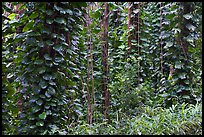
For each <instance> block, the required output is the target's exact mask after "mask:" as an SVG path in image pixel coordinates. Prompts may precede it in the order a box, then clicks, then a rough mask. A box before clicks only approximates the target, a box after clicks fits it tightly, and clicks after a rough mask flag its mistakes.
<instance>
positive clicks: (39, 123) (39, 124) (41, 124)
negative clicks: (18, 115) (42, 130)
mask: <svg viewBox="0 0 204 137" xmlns="http://www.w3.org/2000/svg"><path fill="white" fill-rule="evenodd" d="M35 125H37V126H41V127H42V126H43V125H44V122H43V121H39V122H37V123H36V124H35Z"/></svg>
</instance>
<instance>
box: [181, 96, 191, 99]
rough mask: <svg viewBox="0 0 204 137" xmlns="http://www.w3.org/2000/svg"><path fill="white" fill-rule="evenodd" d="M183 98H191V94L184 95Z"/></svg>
mask: <svg viewBox="0 0 204 137" xmlns="http://www.w3.org/2000/svg"><path fill="white" fill-rule="evenodd" d="M182 98H185V99H190V96H189V95H183V96H182Z"/></svg>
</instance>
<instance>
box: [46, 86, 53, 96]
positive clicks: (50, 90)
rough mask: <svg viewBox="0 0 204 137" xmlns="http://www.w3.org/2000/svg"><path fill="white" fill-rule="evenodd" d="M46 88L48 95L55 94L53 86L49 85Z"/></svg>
mask: <svg viewBox="0 0 204 137" xmlns="http://www.w3.org/2000/svg"><path fill="white" fill-rule="evenodd" d="M47 90H48V93H49V94H50V95H54V94H55V89H54V88H53V87H49V88H48V89H47Z"/></svg>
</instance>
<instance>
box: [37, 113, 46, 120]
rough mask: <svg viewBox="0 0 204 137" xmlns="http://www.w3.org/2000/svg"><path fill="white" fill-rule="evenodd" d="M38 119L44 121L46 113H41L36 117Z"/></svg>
mask: <svg viewBox="0 0 204 137" xmlns="http://www.w3.org/2000/svg"><path fill="white" fill-rule="evenodd" d="M38 117H39V118H40V119H46V117H47V115H46V112H43V113H42V114H40V115H38Z"/></svg>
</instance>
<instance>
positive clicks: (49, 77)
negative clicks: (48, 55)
mask: <svg viewBox="0 0 204 137" xmlns="http://www.w3.org/2000/svg"><path fill="white" fill-rule="evenodd" d="M43 79H45V80H51V79H52V75H49V74H45V75H44V76H43Z"/></svg>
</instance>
